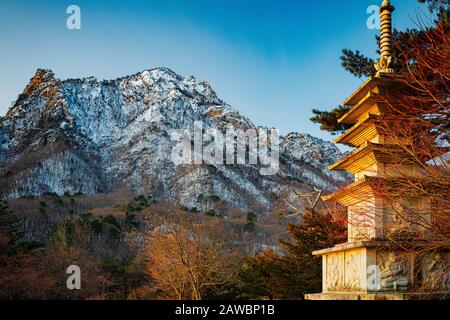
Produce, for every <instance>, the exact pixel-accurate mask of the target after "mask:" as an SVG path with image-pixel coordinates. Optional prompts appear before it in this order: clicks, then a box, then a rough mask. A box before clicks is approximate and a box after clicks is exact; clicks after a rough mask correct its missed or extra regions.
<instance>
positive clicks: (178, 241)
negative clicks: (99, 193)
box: [147, 215, 239, 300]
mask: <svg viewBox="0 0 450 320" xmlns="http://www.w3.org/2000/svg"><path fill="white" fill-rule="evenodd" d="M148 243H149V244H148V249H147V252H148V257H149V273H150V275H151V277H152V279H153V281H154V283H155V285H156V287H157V288H158V289H159V291H160V293H161V296H162V297H163V298H166V299H179V300H182V299H187V300H201V299H205V298H208V297H210V296H214V295H216V294H217V295H219V294H221V293H223V292H221V290H222V289H223V288H224V287H226V285H227V284H229V283H230V282H232V281H233V280H234V278H235V273H236V270H237V265H238V262H239V256H238V255H236V254H235V253H234V252H233V251H232V249H231V246H230V243H229V242H228V240H227V237H226V232H225V231H224V230H223V229H222V228H221V227H220V225H219V223H218V222H217V221H203V222H195V221H194V220H192V219H191V218H189V217H187V216H185V215H180V216H178V217H173V218H169V219H163V220H162V221H161V224H160V227H159V228H157V230H155V231H154V232H153V233H152V234H151V236H150V237H149V239H148Z"/></svg>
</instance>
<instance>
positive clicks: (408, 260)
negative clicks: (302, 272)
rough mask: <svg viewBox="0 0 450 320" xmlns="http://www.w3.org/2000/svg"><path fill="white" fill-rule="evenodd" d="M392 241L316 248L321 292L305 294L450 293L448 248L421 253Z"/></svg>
mask: <svg viewBox="0 0 450 320" xmlns="http://www.w3.org/2000/svg"><path fill="white" fill-rule="evenodd" d="M389 244H390V243H389V242H386V241H357V242H351V243H344V244H340V245H337V246H335V247H334V248H328V249H324V250H319V251H315V252H313V254H314V255H317V256H322V282H323V284H322V293H319V294H308V295H306V296H305V298H306V299H308V300H411V299H413V300H417V299H440V298H442V297H443V296H446V295H448V296H450V274H449V270H450V269H449V268H450V252H449V251H448V250H444V251H441V252H434V253H432V254H427V255H422V256H420V257H418V256H415V255H412V254H407V253H405V252H403V251H401V250H395V249H394V248H391V247H390V246H389ZM418 276H419V277H420V279H419V278H418ZM436 292H438V293H437V294H436Z"/></svg>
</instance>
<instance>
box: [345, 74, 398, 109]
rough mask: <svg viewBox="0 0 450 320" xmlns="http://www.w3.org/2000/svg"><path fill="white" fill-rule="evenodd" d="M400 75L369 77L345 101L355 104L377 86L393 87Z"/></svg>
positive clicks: (351, 104)
mask: <svg viewBox="0 0 450 320" xmlns="http://www.w3.org/2000/svg"><path fill="white" fill-rule="evenodd" d="M398 84H399V82H398V77H395V76H393V75H388V74H386V75H383V74H382V75H379V76H377V77H374V76H372V77H369V78H368V79H367V80H366V81H365V82H364V83H363V84H362V85H361V86H360V87H359V88H358V89H356V91H355V92H354V93H353V94H352V95H351V96H350V97H348V98H347V100H345V101H344V103H343V104H344V105H345V106H351V107H353V106H355V105H356V104H358V102H359V101H360V100H361V99H362V98H364V96H365V95H367V93H369V92H370V91H372V90H373V89H374V88H375V87H377V86H382V87H392V86H395V85H398Z"/></svg>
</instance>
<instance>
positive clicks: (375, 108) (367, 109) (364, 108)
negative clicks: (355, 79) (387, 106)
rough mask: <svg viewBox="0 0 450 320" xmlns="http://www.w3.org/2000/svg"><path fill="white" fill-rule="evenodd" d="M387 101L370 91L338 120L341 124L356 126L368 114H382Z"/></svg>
mask: <svg viewBox="0 0 450 320" xmlns="http://www.w3.org/2000/svg"><path fill="white" fill-rule="evenodd" d="M385 102H386V100H385V99H384V98H383V97H382V96H381V95H380V94H379V93H378V92H374V91H369V92H367V94H366V95H365V96H364V97H362V99H361V100H359V102H358V103H357V104H356V105H354V106H353V108H351V109H350V110H349V111H347V112H346V113H345V114H344V115H343V116H342V117H340V118H339V119H338V122H339V123H346V124H355V123H357V122H358V121H361V118H363V117H364V116H366V115H367V114H368V113H373V114H381V112H382V106H383V103H385Z"/></svg>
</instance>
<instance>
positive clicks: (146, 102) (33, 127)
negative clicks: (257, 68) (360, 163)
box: [0, 68, 349, 209]
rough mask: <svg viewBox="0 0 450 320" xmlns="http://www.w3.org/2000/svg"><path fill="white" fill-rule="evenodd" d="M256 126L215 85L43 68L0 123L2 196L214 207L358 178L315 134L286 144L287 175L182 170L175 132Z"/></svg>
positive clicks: (268, 200)
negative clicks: (116, 194)
mask: <svg viewBox="0 0 450 320" xmlns="http://www.w3.org/2000/svg"><path fill="white" fill-rule="evenodd" d="M194 122H201V123H202V124H203V126H204V128H209V127H214V128H220V130H224V128H225V126H227V125H232V126H233V127H235V128H238V129H244V130H247V129H249V128H254V129H256V127H255V125H254V124H253V123H252V122H251V121H250V120H249V119H247V118H246V117H244V116H242V115H240V114H239V112H237V111H236V110H234V109H233V108H232V107H230V106H229V105H227V104H226V103H224V102H223V101H222V100H221V99H219V98H218V97H217V95H216V93H215V92H214V91H213V89H212V88H211V87H210V86H209V85H208V83H207V82H199V81H197V80H196V79H195V78H194V77H192V76H191V77H181V76H179V75H177V74H176V73H174V72H173V71H171V70H169V69H166V68H158V69H153V70H146V71H143V72H140V73H137V74H135V75H132V76H127V77H123V78H119V79H116V80H111V81H97V80H96V79H95V78H84V79H68V80H59V79H57V78H56V77H55V75H54V74H53V72H51V71H50V70H41V69H40V70H38V71H37V72H36V74H35V75H34V77H33V78H32V79H31V81H30V83H29V84H28V86H27V87H26V88H25V90H24V91H23V93H22V94H21V95H19V97H18V99H17V101H16V102H15V104H14V105H13V106H12V107H11V108H10V110H9V111H8V112H7V114H6V116H5V117H2V118H0V194H1V197H3V198H8V199H12V198H18V197H23V196H30V195H40V194H42V193H45V192H54V193H58V194H63V193H83V194H93V193H106V192H111V191H114V190H116V189H118V188H122V187H126V188H129V189H131V190H132V191H134V192H136V193H140V194H152V195H153V196H154V197H155V198H159V199H165V200H172V201H175V202H177V203H180V204H183V205H185V206H187V207H197V208H199V209H201V208H207V207H208V206H209V205H210V204H209V203H210V202H211V201H212V200H211V199H213V200H214V201H218V199H220V200H222V201H223V203H225V204H226V205H228V206H230V207H237V208H242V209H246V208H251V207H255V206H256V207H258V206H260V207H266V208H270V207H272V206H273V205H274V203H273V202H274V201H273V198H274V196H276V197H278V196H281V195H283V194H285V193H287V192H289V191H291V190H294V189H296V190H307V189H309V188H310V187H311V186H315V187H317V188H320V189H327V190H333V189H335V188H336V187H338V186H339V185H341V184H345V183H347V182H348V181H349V176H348V175H346V174H343V173H336V172H329V171H328V170H327V169H326V165H328V164H331V163H333V162H334V161H336V160H337V159H339V158H340V157H342V154H341V153H340V152H339V150H338V149H337V148H336V147H335V146H334V145H333V144H332V143H329V142H325V141H322V140H320V139H317V138H314V137H312V136H310V135H307V134H299V133H291V134H288V135H287V136H286V137H281V138H280V170H279V172H278V173H277V174H276V175H272V176H262V175H261V174H260V172H259V170H258V168H259V166H258V165H209V164H198V165H178V166H177V165H175V164H174V163H173V161H172V160H171V152H172V149H173V147H174V145H175V143H176V142H175V141H173V140H172V139H171V136H170V132H171V130H173V129H186V128H192V127H193V124H194Z"/></svg>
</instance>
